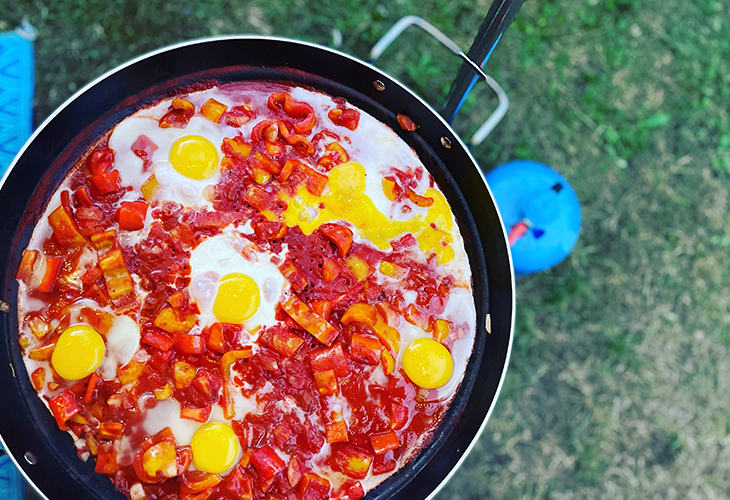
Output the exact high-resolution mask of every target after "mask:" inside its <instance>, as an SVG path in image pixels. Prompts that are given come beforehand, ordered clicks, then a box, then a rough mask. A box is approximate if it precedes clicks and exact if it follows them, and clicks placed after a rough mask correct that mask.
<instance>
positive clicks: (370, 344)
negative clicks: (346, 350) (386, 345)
mask: <svg viewBox="0 0 730 500" xmlns="http://www.w3.org/2000/svg"><path fill="white" fill-rule="evenodd" d="M382 350H383V346H382V345H381V344H380V341H378V339H376V338H373V337H366V336H364V335H360V334H357V333H353V334H352V341H351V342H350V357H351V358H352V359H354V360H355V361H359V362H361V363H365V364H367V365H373V366H375V365H378V364H380V351H382Z"/></svg>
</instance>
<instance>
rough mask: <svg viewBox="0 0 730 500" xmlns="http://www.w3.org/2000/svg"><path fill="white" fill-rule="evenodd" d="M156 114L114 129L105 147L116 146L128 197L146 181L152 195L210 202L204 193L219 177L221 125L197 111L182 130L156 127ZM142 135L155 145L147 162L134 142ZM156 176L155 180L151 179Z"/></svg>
mask: <svg viewBox="0 0 730 500" xmlns="http://www.w3.org/2000/svg"><path fill="white" fill-rule="evenodd" d="M158 120H159V118H155V117H152V116H145V115H134V116H131V117H129V118H128V119H126V120H124V121H123V122H122V123H120V124H119V125H117V127H116V128H115V129H114V131H113V132H112V135H111V137H110V138H109V147H110V148H111V149H113V150H114V163H115V166H116V168H117V169H118V170H119V172H120V175H121V180H122V183H123V184H124V185H129V186H132V188H133V191H131V192H130V193H132V194H130V196H131V197H134V198H136V197H137V196H139V194H138V193H139V192H140V190H141V189H142V186H143V185H145V183H151V184H147V185H146V186H147V189H146V190H142V191H143V192H146V193H148V194H150V195H151V196H150V198H151V199H153V200H154V199H157V200H170V201H175V202H177V203H180V204H182V205H184V206H187V207H190V206H195V205H205V206H207V205H208V202H207V201H206V200H205V198H204V197H203V190H204V189H205V187H206V186H210V185H214V184H215V183H216V182H217V181H218V179H219V178H220V172H219V170H218V166H219V164H220V160H221V158H223V153H222V151H221V149H220V148H221V143H222V142H223V137H225V133H226V132H225V131H224V130H223V128H222V127H221V126H220V125H218V124H216V123H213V122H211V121H210V120H208V119H207V118H205V117H203V116H200V115H196V116H193V117H192V118H191V119H190V122H189V123H188V124H187V126H186V127H185V128H176V127H170V128H160V127H159V122H158ZM141 136H144V137H146V138H147V139H148V140H149V141H150V142H151V143H152V144H154V147H156V149H155V150H154V151H153V152H152V153H151V154H149V155H148V156H147V161H148V163H147V167H145V161H144V160H143V159H142V158H140V157H139V156H137V155H136V154H135V152H134V151H133V148H132V146H133V145H134V144H135V142H136V141H137V140H138V139H139V138H140V137H141ZM152 177H154V180H152V181H150V179H151V178H152Z"/></svg>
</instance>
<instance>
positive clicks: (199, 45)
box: [0, 37, 514, 500]
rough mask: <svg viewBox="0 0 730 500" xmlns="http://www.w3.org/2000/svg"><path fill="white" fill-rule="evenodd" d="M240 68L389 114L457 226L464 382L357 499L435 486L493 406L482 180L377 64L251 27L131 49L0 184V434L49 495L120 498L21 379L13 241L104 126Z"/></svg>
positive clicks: (486, 198) (488, 226) (502, 299)
mask: <svg viewBox="0 0 730 500" xmlns="http://www.w3.org/2000/svg"><path fill="white" fill-rule="evenodd" d="M240 80H267V81H274V82H281V83H289V84H293V85H299V86H305V87H311V88H314V89H317V90H320V91H323V92H326V93H328V94H331V95H333V96H342V97H345V98H346V99H347V100H348V101H349V102H351V103H352V104H354V105H355V106H357V107H359V108H361V109H363V110H365V111H366V112H368V113H370V114H371V115H373V116H374V117H375V118H377V119H379V120H380V121H382V122H383V123H385V124H387V125H389V126H390V127H391V128H392V129H393V130H394V131H395V132H396V133H398V134H399V135H400V136H401V137H402V138H403V140H405V141H406V142H407V143H408V144H409V145H410V146H411V147H413V148H414V149H415V151H416V152H417V153H418V155H419V157H420V158H421V160H422V161H423V163H424V165H425V166H426V167H427V168H428V170H429V171H430V172H431V174H432V175H433V177H434V178H435V180H436V181H437V182H438V184H439V185H440V187H441V188H442V190H443V191H444V194H445V195H446V197H447V199H448V200H449V203H450V204H451V206H452V208H453V210H454V213H455V214H456V218H457V220H458V222H459V226H460V229H461V234H462V235H463V237H464V242H465V246H466V249H467V253H468V255H469V259H470V261H471V266H472V272H473V280H474V295H475V299H476V306H477V334H476V341H475V345H474V352H473V354H472V357H471V359H470V361H469V365H468V367H467V371H466V374H465V377H464V381H463V383H462V385H461V388H460V390H459V392H458V394H457V395H456V397H455V399H454V401H453V403H452V405H451V407H450V409H449V410H448V412H447V413H446V415H445V417H444V418H443V421H442V422H441V424H440V425H439V427H438V428H437V430H436V432H435V434H434V437H433V440H432V442H431V443H430V444H429V445H428V446H427V447H426V448H425V449H424V450H423V451H422V452H421V453H420V454H419V455H418V456H417V457H416V458H415V459H414V460H412V461H411V462H409V463H408V464H407V465H406V466H405V467H404V468H403V469H401V470H400V471H399V472H398V473H397V474H395V475H394V476H392V477H391V478H389V479H388V480H387V481H385V482H384V483H383V484H381V485H380V486H378V487H377V488H376V489H375V490H373V491H371V492H370V493H369V494H368V495H367V497H366V498H368V499H376V498H377V499H383V498H402V499H418V498H426V497H428V496H429V495H433V494H435V492H436V491H437V490H438V488H439V486H440V485H441V484H443V483H444V482H445V481H446V479H448V477H449V476H450V475H451V474H452V473H453V471H454V470H455V469H456V466H457V465H458V464H459V463H460V461H461V460H462V458H463V457H464V456H465V454H466V452H467V451H468V450H469V449H470V448H471V446H472V445H473V444H474V442H475V441H476V438H477V437H478V435H479V433H480V431H481V429H482V428H483V426H484V424H485V423H486V420H487V418H488V416H489V414H490V412H491V410H492V408H493V406H494V403H495V401H496V396H497V394H498V392H499V389H500V387H501V384H502V380H503V377H504V374H505V370H506V367H507V361H508V358H509V352H510V347H511V341H512V325H513V317H514V278H513V275H512V266H511V261H510V254H509V246H508V244H507V238H506V234H505V231H504V228H503V225H502V222H501V219H500V217H499V214H498V212H497V208H496V206H495V204H494V200H493V198H492V196H491V193H490V192H489V190H488V188H487V185H486V183H485V181H484V178H483V177H482V175H481V173H480V171H479V169H478V167H477V165H476V163H475V162H474V159H473V158H472V157H471V155H470V154H469V152H468V150H467V149H466V147H465V146H464V144H463V143H462V142H461V140H460V139H459V138H458V136H456V135H455V133H454V132H453V130H451V128H450V127H449V126H448V124H447V123H446V122H445V121H444V120H443V119H442V118H441V117H440V116H439V114H438V113H436V112H435V111H434V110H433V109H432V108H430V107H429V106H428V105H426V104H425V103H424V102H423V101H422V100H421V99H419V98H418V97H417V96H416V95H414V94H413V93H411V92H410V91H409V90H407V89H406V88H404V87H403V86H401V85H400V84H399V83H397V82H395V81H394V80H392V79H391V78H389V77H388V76H387V75H385V74H384V73H382V72H380V71H378V70H377V69H375V68H374V67H372V66H369V65H367V64H364V63H362V62H360V61H358V60H356V59H354V58H351V57H349V56H346V55H344V54H341V53H339V52H336V51H333V50H330V49H327V48H323V47H319V46H315V45H311V44H307V43H302V42H296V41H291V40H284V39H277V38H261V37H229V38H218V39H207V40H202V41H195V42H190V43H185V44H181V45H178V46H175V47H172V48H168V49H164V50H162V51H159V52H156V53H153V54H149V55H146V56H143V57H141V58H138V59H136V60H134V61H132V62H130V63H128V64H126V65H125V66H122V67H120V68H118V69H116V70H114V71H113V72H111V73H109V74H107V75H105V76H103V77H101V78H99V79H98V80H96V81H95V82H92V83H91V84H89V85H88V86H87V87H85V88H84V89H82V90H81V91H80V92H78V93H77V94H76V95H75V96H74V97H73V98H71V99H70V100H69V101H68V102H67V103H66V104H65V105H64V106H62V107H61V108H60V109H59V110H58V111H56V112H55V113H54V115H52V116H51V117H50V118H49V119H48V120H47V121H46V122H45V123H44V124H43V125H42V126H41V127H40V128H39V129H38V130H37V131H36V133H35V134H34V136H33V137H32V138H31V140H30V141H29V142H28V144H26V146H25V148H24V149H23V151H22V152H21V154H20V155H19V156H18V158H16V161H15V163H14V164H13V165H12V166H11V169H10V171H9V173H8V174H6V177H5V178H4V182H3V184H2V186H1V189H0V206H1V207H3V217H2V223H0V241H2V242H3V244H2V245H0V262H2V263H4V265H2V266H0V283H2V286H3V288H2V295H0V298H1V299H3V300H4V301H5V302H6V303H7V305H9V309H8V307H5V308H6V309H8V311H7V313H6V314H2V315H1V316H0V330H1V331H0V408H1V409H2V411H0V436H2V438H1V441H2V444H3V447H4V448H5V449H6V450H7V452H8V453H9V455H10V456H11V457H12V458H13V460H14V461H15V462H16V464H18V465H19V466H20V467H21V469H22V471H23V473H24V474H25V476H26V477H27V478H28V479H29V480H30V482H31V483H32V484H33V485H34V486H35V487H36V488H37V490H38V491H39V492H42V494H43V495H45V496H46V497H48V498H50V499H69V498H72V499H75V500H81V499H120V500H121V499H123V498H124V497H123V496H122V495H121V494H120V493H118V492H117V491H116V490H115V489H114V487H113V486H112V484H111V483H110V482H109V480H108V479H107V478H106V477H104V476H102V475H100V474H96V473H94V472H93V469H94V464H93V460H90V461H89V462H87V463H84V462H82V461H81V460H79V459H78V458H77V456H76V449H75V447H74V445H73V443H72V440H71V438H70V436H69V435H68V434H67V433H65V432H62V431H60V430H58V427H57V425H56V423H55V421H54V419H53V417H52V416H51V414H50V413H49V411H48V410H47V408H46V407H45V406H44V405H43V404H42V402H41V401H40V400H39V399H38V397H37V396H36V393H35V391H34V390H33V388H32V386H31V384H30V381H29V378H28V374H27V373H26V370H25V366H24V364H23V361H22V356H21V353H20V347H19V345H18V318H17V308H16V306H17V284H16V281H15V277H14V276H15V272H16V269H17V267H18V264H19V261H20V256H21V253H22V250H23V249H24V248H25V247H26V245H27V243H28V241H29V239H30V235H31V233H32V230H33V227H34V226H35V224H36V222H37V221H38V219H39V217H40V214H41V213H42V211H43V208H44V205H45V203H46V201H47V200H48V199H49V198H50V196H51V194H52V193H53V192H54V191H55V189H56V188H57V187H58V185H59V184H60V182H61V181H62V180H63V178H64V176H65V175H66V173H67V172H68V169H69V168H70V167H71V166H72V165H73V164H74V161H75V159H76V158H78V157H79V156H80V155H81V154H82V153H83V152H84V151H85V150H87V149H88V148H89V147H90V146H91V145H92V144H93V143H94V142H95V141H96V140H97V139H98V138H99V137H100V136H101V135H102V134H103V133H105V132H106V131H107V130H109V129H110V128H111V127H112V126H113V125H114V124H116V123H118V122H119V121H120V120H122V119H123V118H125V117H127V116H129V115H131V114H132V113H134V112H135V111H136V110H138V109H139V108H140V107H144V106H145V105H148V104H152V103H154V102H156V101H158V100H160V99H162V98H164V97H167V96H169V95H171V94H174V93H176V91H179V90H180V89H181V88H187V87H188V86H190V85H198V84H203V85H206V84H210V83H211V82H220V83H225V82H229V81H240ZM399 113H402V114H406V115H408V116H409V117H410V118H411V119H413V121H414V122H415V123H417V124H418V125H419V128H418V130H417V131H416V132H406V131H404V130H402V129H401V128H400V127H399V125H398V122H397V120H396V114H399ZM0 305H2V304H0ZM488 331H491V333H488Z"/></svg>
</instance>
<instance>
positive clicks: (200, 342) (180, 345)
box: [175, 333, 205, 354]
mask: <svg viewBox="0 0 730 500" xmlns="http://www.w3.org/2000/svg"><path fill="white" fill-rule="evenodd" d="M175 347H176V348H177V350H178V351H180V352H181V353H183V354H203V353H204V352H205V339H204V338H203V336H202V335H190V334H187V333H178V334H177V335H175Z"/></svg>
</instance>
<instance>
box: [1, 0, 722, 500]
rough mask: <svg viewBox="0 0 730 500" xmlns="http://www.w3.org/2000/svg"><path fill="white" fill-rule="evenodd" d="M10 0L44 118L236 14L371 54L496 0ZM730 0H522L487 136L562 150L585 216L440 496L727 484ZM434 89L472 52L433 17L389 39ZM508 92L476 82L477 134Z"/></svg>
mask: <svg viewBox="0 0 730 500" xmlns="http://www.w3.org/2000/svg"><path fill="white" fill-rule="evenodd" d="M312 5H313V4H312V3H311V2H304V1H301V0H290V1H263V0H256V1H253V2H228V1H222V0H217V1H207V2H204V1H197V2H192V1H165V2H145V1H142V0H140V1H137V2H127V3H122V2H114V1H107V2H87V1H82V0H77V1H72V0H63V1H54V2H51V1H48V0H46V1H44V0H33V1H31V0H20V1H17V2H9V1H8V0H6V1H5V2H3V3H2V5H0V28H3V29H9V28H12V27H14V26H15V25H17V24H18V23H19V22H20V21H21V19H22V18H23V17H24V16H27V17H28V18H29V20H30V21H31V23H33V24H34V25H35V26H36V28H38V30H39V39H38V40H37V42H36V54H37V59H38V63H37V97H36V103H35V104H36V114H37V119H38V120H40V119H42V118H43V117H45V116H47V115H48V114H49V113H50V112H51V111H52V110H53V109H54V108H55V107H56V106H58V105H59V104H60V103H61V102H62V101H63V100H64V99H65V98H67V97H68V96H69V95H70V94H71V93H72V92H73V91H75V89H77V88H79V87H80V86H82V85H83V84H84V83H85V82H87V81H89V80H90V79H92V78H93V77H95V76H97V75H99V74H101V73H102V72H104V71H106V70H108V69H110V68H112V67H114V66H116V65H117V64H119V63H121V62H123V61H125V60H127V59H129V58H130V57H132V56H134V55H137V54H140V53H142V52H145V51H148V50H151V49H154V48H157V47H160V46H164V45H167V44H170V43H173V42H175V41H179V40H183V39H189V38H194V37H199V36H207V35H214V34H226V33H254V34H267V35H279V36H287V37H293V38H298V39H303V40H308V41H313V42H316V43H320V44H324V45H332V43H333V40H334V35H333V33H334V30H337V31H338V32H339V33H340V34H341V35H342V43H341V45H340V46H339V48H340V49H341V50H343V51H345V52H348V53H350V54H353V55H355V56H358V57H361V58H366V57H367V54H368V52H369V50H370V47H371V46H372V45H373V44H374V43H375V42H376V41H377V40H378V38H379V37H380V36H382V35H383V34H384V33H385V31H386V30H387V29H388V28H389V27H390V26H392V24H393V23H395V22H396V20H397V19H399V18H400V17H401V16H404V15H408V14H417V15H420V16H422V17H425V18H426V19H428V20H430V21H431V22H432V23H433V24H435V25H436V26H437V27H439V28H440V29H442V30H443V31H444V32H445V33H446V34H447V35H449V36H451V37H452V38H453V39H454V40H456V41H457V43H459V44H460V45H461V46H462V47H464V48H467V47H468V46H469V43H470V40H471V39H472V38H473V36H474V35H475V34H476V31H477V29H478V26H479V23H480V21H481V18H482V17H483V15H484V13H485V12H486V10H487V9H488V5H489V4H488V2H487V0H477V1H474V0H469V1H467V0H430V1H426V2H415V1H414V0H399V1H397V2H388V3H384V2H376V1H373V0H366V1H356V0H339V1H335V0H328V1H324V2H318V3H317V4H316V8H313V7H312ZM728 29H730V15H729V12H728V7H727V3H726V2H721V1H714V0H695V1H693V2H686V1H680V0H577V1H572V2H569V1H567V0H554V1H546V0H527V2H526V4H525V5H524V7H523V8H522V11H521V12H520V14H519V15H518V18H517V20H516V22H515V23H514V25H513V26H512V27H511V28H510V29H509V30H508V32H507V34H506V35H505V37H504V38H503V40H502V41H501V43H500V46H499V47H498V49H497V50H496V51H495V53H494V55H493V57H492V59H491V61H490V62H489V64H488V66H487V70H488V72H489V73H490V74H492V75H493V76H495V78H497V80H498V81H499V82H500V83H501V84H502V85H503V87H504V88H505V89H506V91H507V92H508V94H509V97H510V100H511V108H510V111H509V112H508V114H507V116H506V118H505V119H504V121H503V122H502V123H501V124H500V125H499V126H498V127H497V129H496V130H495V131H494V132H493V133H492V135H491V136H490V137H489V138H488V139H487V140H486V141H485V142H484V143H483V144H482V145H480V146H479V147H477V148H476V149H475V150H474V155H475V156H476V158H477V160H478V161H479V163H480V165H481V166H482V167H483V168H484V169H485V170H488V169H490V168H493V167H494V166H496V165H498V164H500V163H502V162H505V161H508V160H512V159H516V158H528V159H532V160H537V161H541V162H544V163H546V164H549V165H552V166H553V167H554V168H556V169H557V170H558V171H560V172H561V173H562V174H563V175H564V176H566V177H567V178H568V179H569V180H570V182H571V183H572V184H573V186H574V187H575V189H576V191H577V193H578V196H579V198H580V199H581V201H582V208H583V230H582V234H581V237H580V240H579V242H578V245H577V246H576V248H575V250H574V251H573V253H572V254H571V255H570V257H569V258H568V259H567V260H566V261H565V262H563V263H562V264H560V265H559V266H557V267H556V268H555V269H552V270H550V271H547V272H544V273H541V274H539V275H536V276H533V277H528V278H522V279H520V280H518V309H517V322H516V332H515V344H514V350H513V355H512V361H511V366H510V371H509V372H508V377H507V380H506V383H505V386H504V390H503V392H502V395H501V397H500V400H499V402H498V404H497V407H496V410H495V412H494V415H493V417H492V419H491V420H490V422H489V425H488V426H487V429H486V431H485V433H484V435H483V436H482V438H481V439H480V441H479V442H478V443H477V445H476V446H475V449H474V452H473V453H472V454H471V455H470V456H469V457H468V458H467V459H466V461H465V464H464V466H463V467H462V468H461V469H460V470H459V471H458V472H457V474H456V475H455V477H454V478H453V480H452V481H451V482H450V483H449V484H448V485H447V487H446V488H445V489H444V490H443V492H442V493H440V494H439V496H438V498H439V500H447V499H453V500H467V499H469V500H477V499H492V498H494V499H496V498H504V499H518V498H524V499H528V498H529V499H535V498H549V499H583V498H586V499H593V498H627V499H646V498H713V497H716V498H723V497H728V496H730V460H729V459H728V457H730V438H729V437H728V435H729V434H730V411H728V410H729V408H728V407H729V406H730V403H729V401H730V361H729V360H730V356H729V354H730V353H729V352H728V351H729V349H730V310H729V307H730V264H729V262H730V259H728V257H727V254H728V253H729V251H730V216H729V215H728V187H729V186H730V117H729V114H728V113H729V111H730V106H728V103H729V102H730V37H728V36H727V33H728ZM381 64H382V67H384V68H385V69H386V70H388V71H391V72H394V73H396V74H397V75H398V77H399V78H401V79H402V80H403V81H404V82H406V83H408V84H409V85H411V86H412V87H413V88H414V89H416V90H417V91H418V92H420V93H422V94H423V95H424V96H426V97H427V98H428V99H430V100H431V101H432V102H435V103H438V102H440V101H441V100H442V99H443V97H444V96H445V95H446V93H447V91H448V85H449V82H450V79H451V78H452V76H453V75H454V72H455V68H456V67H457V65H458V64H457V62H455V61H454V60H453V59H451V58H450V56H449V55H448V54H447V53H446V52H445V51H444V50H443V49H442V48H440V47H438V46H437V44H435V43H431V41H429V40H428V39H427V38H425V37H424V36H422V35H421V34H420V33H419V32H418V31H416V32H413V33H412V32H410V31H409V32H408V33H407V35H406V36H405V37H404V39H403V41H402V43H401V44H400V46H399V47H392V48H391V49H390V50H389V51H388V53H386V55H385V56H384V57H383V59H382V61H381ZM494 106H495V100H494V98H493V97H492V96H490V94H489V92H488V91H487V90H486V89H481V88H479V89H477V90H476V91H475V93H474V94H473V95H472V96H470V98H469V100H468V101H467V104H466V106H465V109H464V112H463V113H462V114H461V115H460V116H459V117H458V119H457V123H456V124H455V126H456V128H457V130H458V131H459V132H460V133H462V134H463V135H464V136H465V137H466V136H467V134H469V133H470V132H472V131H473V130H475V128H476V127H477V126H478V125H479V123H481V121H483V120H484V119H485V118H486V117H487V116H488V115H489V113H490V112H491V110H492V109H493V107H494Z"/></svg>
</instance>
